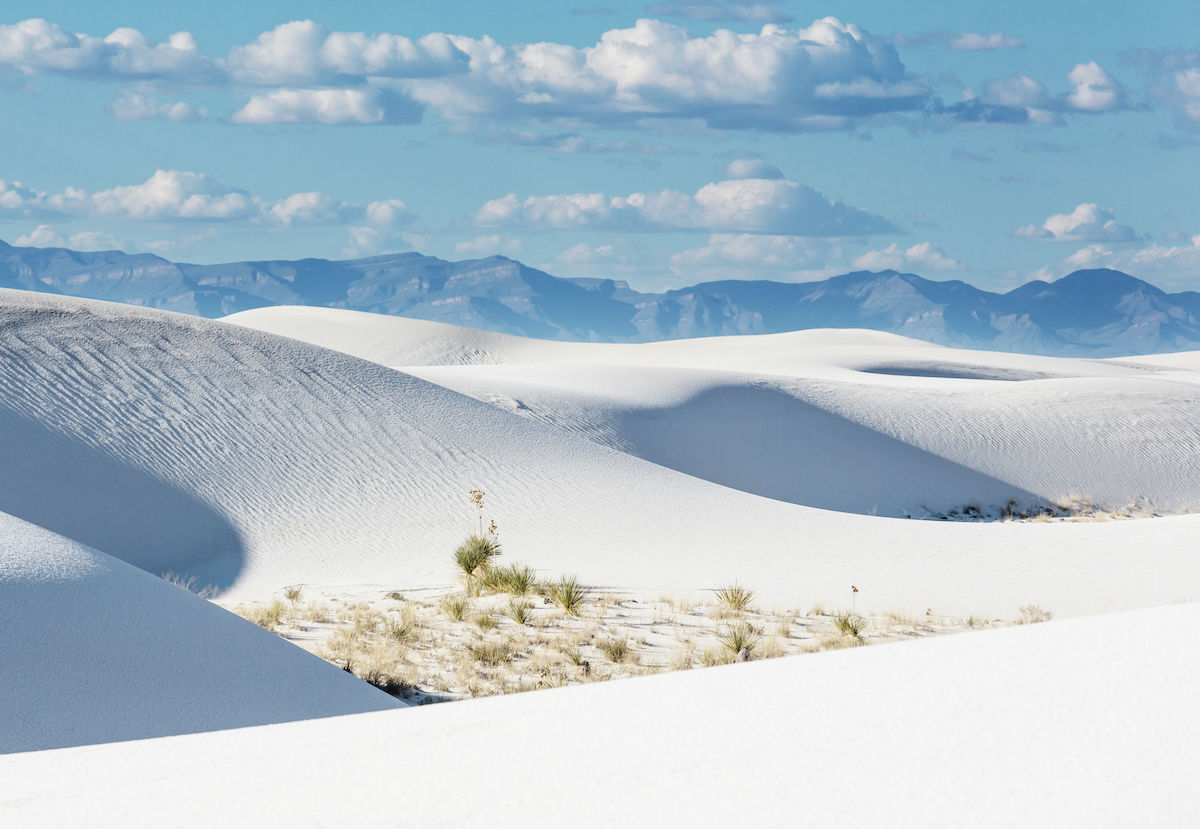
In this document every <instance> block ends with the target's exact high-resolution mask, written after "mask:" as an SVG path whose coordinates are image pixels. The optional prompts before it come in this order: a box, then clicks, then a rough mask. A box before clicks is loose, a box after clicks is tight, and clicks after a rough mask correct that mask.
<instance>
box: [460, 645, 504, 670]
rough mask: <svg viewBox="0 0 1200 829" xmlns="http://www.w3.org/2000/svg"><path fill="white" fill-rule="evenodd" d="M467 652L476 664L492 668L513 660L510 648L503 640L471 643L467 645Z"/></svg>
mask: <svg viewBox="0 0 1200 829" xmlns="http://www.w3.org/2000/svg"><path fill="white" fill-rule="evenodd" d="M467 652H468V653H470V654H471V658H472V659H474V660H475V661H476V662H482V663H484V664H485V665H491V666H493V667H495V666H497V665H503V664H505V663H506V662H511V661H512V658H513V652H512V646H511V645H510V644H509V643H508V642H506V641H504V640H485V641H483V642H473V643H471V644H470V645H467Z"/></svg>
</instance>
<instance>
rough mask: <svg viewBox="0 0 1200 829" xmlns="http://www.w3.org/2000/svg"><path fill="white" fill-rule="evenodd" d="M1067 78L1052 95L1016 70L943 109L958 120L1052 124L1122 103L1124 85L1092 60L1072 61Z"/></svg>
mask: <svg viewBox="0 0 1200 829" xmlns="http://www.w3.org/2000/svg"><path fill="white" fill-rule="evenodd" d="M1067 81H1068V83H1069V84H1070V86H1071V88H1070V90H1069V91H1067V92H1065V93H1063V94H1059V95H1055V94H1053V93H1051V92H1050V91H1049V90H1048V89H1047V88H1046V86H1045V85H1044V84H1043V83H1042V82H1041V81H1039V80H1037V79H1036V78H1032V77H1030V76H1029V75H1026V74H1024V73H1020V72H1018V73H1017V74H1015V75H1011V76H1010V77H1007V78H999V79H996V80H991V81H988V82H987V83H985V84H984V85H983V88H982V89H981V91H980V92H979V93H975V92H974V91H971V90H966V91H965V92H964V97H963V100H962V101H961V102H959V103H957V104H954V105H952V106H948V107H945V108H944V111H946V112H948V113H950V114H952V115H953V116H954V117H956V118H958V119H959V120H962V121H974V122H983V123H993V124H1024V123H1035V124H1054V123H1058V122H1060V121H1061V120H1062V116H1063V114H1064V113H1068V112H1081V113H1101V112H1112V111H1115V110H1120V109H1124V108H1125V107H1126V94H1125V90H1124V87H1122V86H1121V84H1119V83H1118V82H1117V81H1116V80H1115V79H1114V78H1113V77H1112V76H1111V75H1109V74H1108V72H1106V71H1105V70H1104V69H1103V68H1102V67H1101V66H1100V65H1099V64H1097V63H1096V62H1095V61H1091V62H1089V63H1080V64H1076V65H1075V67H1074V68H1073V69H1071V71H1070V72H1068V73H1067ZM935 109H936V108H935Z"/></svg>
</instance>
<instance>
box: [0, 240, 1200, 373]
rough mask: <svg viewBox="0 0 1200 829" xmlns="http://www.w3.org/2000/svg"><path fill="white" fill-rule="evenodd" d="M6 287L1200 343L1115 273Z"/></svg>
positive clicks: (449, 314) (152, 280)
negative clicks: (1012, 282)
mask: <svg viewBox="0 0 1200 829" xmlns="http://www.w3.org/2000/svg"><path fill="white" fill-rule="evenodd" d="M0 287H3V288H19V289H25V290H33V291H44V292H47V293H56V294H67V295H70V296H78V297H88V298H92V299H104V300H111V301H115V302H126V303H130V304H133V305H142V306H148V307H152V308H163V309H167V310H171V311H181V312H184V313H189V314H199V315H202V316H208V317H218V316H223V315H225V314H231V313H234V312H235V311H244V310H247V309H250V308H258V307H262V306H265V305H320V306H328V307H333V308H349V309H352V310H358V311H372V312H375V313H381V314H393V315H397V316H405V317H416V318H419V319H426V320H435V321H438V322H448V323H454V324H456V325H466V326H470V327H472V328H483V329H487V330H491V331H500V332H504V333H508V334H520V335H524V336H529V337H541V338H546V339H557V340H593V341H611V342H641V341H647V340H664V339H676V338H680V337H704V336H716V335H722V334H765V333H775V332H781V331H793V330H797V329H802V328H871V329H875V330H879V331H890V332H893V333H896V334H903V335H905V336H909V337H916V338H918V339H922V340H928V341H930V342H935V343H941V344H943V345H953V346H960V347H967V348H980V349H988V350H1003V351H1021V352H1028V353H1034V354H1057V355H1077V356H1093V357H1100V356H1116V355H1122V354H1148V353H1154V352H1163V351H1182V350H1193V349H1200V293H1196V292H1194V291H1187V292H1183V293H1177V294H1168V293H1165V292H1164V291H1161V290H1159V289H1158V288H1156V287H1154V286H1153V285H1151V284H1149V283H1148V282H1143V281H1142V280H1140V279H1136V278H1134V277H1132V276H1130V275H1128V274H1125V273H1121V272H1120V271H1114V270H1086V271H1076V272H1074V273H1072V274H1070V275H1069V276H1065V277H1063V278H1062V279H1059V280H1058V281H1056V282H1042V281H1036V282H1030V283H1028V284H1025V285H1022V286H1021V287H1019V288H1017V289H1015V290H1012V291H1009V292H1008V293H1004V294H998V293H992V292H990V291H982V290H980V289H978V288H975V287H973V286H971V285H968V284H967V283H965V282H961V281H957V280H953V281H946V282H935V281H932V280H928V279H924V278H922V277H920V276H917V275H916V274H910V273H899V272H897V271H890V270H889V271H880V272H868V271H857V272H855V273H848V274H844V275H842V276H835V277H833V278H831V279H826V280H824V281H822V282H804V283H782V282H767V281H744V280H727V281H723V282H705V283H702V284H699V285H694V286H692V287H690V288H679V289H676V290H671V291H665V292H663V293H642V292H640V291H635V290H633V289H632V288H630V287H629V285H628V283H626V282H624V281H621V280H613V279H562V278H559V277H556V276H551V275H550V274H548V273H545V272H543V271H539V270H537V269H535V268H530V267H527V266H526V265H523V264H521V263H520V262H516V261H514V260H511V259H506V258H504V257H502V256H492V257H489V258H487V259H473V260H468V261H464V262H447V261H445V260H442V259H437V258H434V257H432V256H422V255H420V254H418V253H399V254H391V255H387V256H374V257H370V258H367V259H352V260H346V261H330V260H326V259H301V260H298V261H294V262H287V261H268V262H231V263H229V264H223V265H189V264H185V263H180V262H169V261H167V260H166V259H163V258H161V257H158V256H154V255H152V254H145V253H141V254H126V253H122V252H120V251H99V252H94V253H81V252H78V251H72V250H66V249H63V248H23V247H12V246H10V245H8V244H5V243H4V242H0Z"/></svg>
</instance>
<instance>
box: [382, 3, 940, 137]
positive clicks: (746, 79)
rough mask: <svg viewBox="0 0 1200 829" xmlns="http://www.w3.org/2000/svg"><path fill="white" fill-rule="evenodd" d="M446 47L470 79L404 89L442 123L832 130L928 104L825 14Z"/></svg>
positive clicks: (854, 33) (878, 52) (857, 34)
mask: <svg viewBox="0 0 1200 829" xmlns="http://www.w3.org/2000/svg"><path fill="white" fill-rule="evenodd" d="M452 40H453V42H454V44H455V45H456V46H457V47H458V48H459V49H460V50H462V51H464V52H466V53H467V54H468V55H470V58H471V64H470V72H469V73H467V74H464V75H449V76H446V77H442V78H435V79H428V80H419V81H410V82H406V85H405V86H406V89H408V90H409V91H410V92H411V94H412V95H413V96H414V97H415V98H416V99H417V100H419V101H420V102H422V103H423V104H425V105H426V106H428V107H429V108H431V109H434V110H436V111H437V112H439V113H440V114H441V115H443V116H444V117H447V118H450V119H475V118H481V117H497V116H499V117H509V118H533V119H546V120H549V119H558V118H567V117H569V118H573V119H578V120H580V121H587V122H589V123H602V124H607V125H612V124H618V123H636V122H639V121H644V120H645V119H661V118H675V119H694V120H698V121H700V122H703V123H705V124H707V125H709V126H712V127H717V128H728V129H754V128H762V129H776V130H802V129H835V128H841V127H846V126H849V125H851V124H852V123H853V121H854V119H856V118H861V117H867V116H871V115H876V114H880V113H888V112H898V111H906V110H907V111H912V110H917V109H920V108H921V107H922V106H923V105H924V103H925V101H926V99H927V97H928V93H927V90H926V87H925V85H924V82H923V81H920V80H919V79H914V78H912V77H910V76H909V75H908V74H907V72H906V71H905V69H904V66H903V64H902V63H901V62H900V58H899V56H898V55H897V53H896V50H895V48H894V47H893V46H892V45H891V44H890V43H887V42H886V41H884V40H883V39H881V38H878V37H874V36H872V35H870V34H869V33H867V32H866V31H864V30H862V29H860V28H859V27H857V26H854V25H852V24H846V23H843V22H842V21H840V20H838V19H836V18H832V17H830V18H825V19H823V20H818V21H816V22H815V23H813V24H812V26H810V27H808V28H807V29H798V30H794V31H792V30H787V29H783V28H781V27H779V26H776V25H766V26H764V27H763V28H762V30H761V32H759V33H757V34H735V33H734V32H731V31H728V30H723V29H722V30H718V31H716V32H713V33H712V34H711V35H708V36H706V37H692V36H691V35H690V34H688V32H687V31H686V30H685V29H683V28H681V27H679V26H674V25H672V24H669V23H663V22H661V21H656V20H639V21H638V22H637V23H636V24H635V25H634V26H633V27H632V28H628V29H614V30H611V31H608V32H605V33H604V34H603V35H602V36H601V38H600V41H599V42H598V43H597V44H595V45H594V46H589V47H585V48H582V49H579V48H575V47H573V46H566V45H562V44H555V43H534V44H527V45H522V46H516V47H506V46H503V45H501V44H499V43H497V42H496V41H494V40H492V39H491V38H487V37H484V38H482V39H478V40H476V39H472V38H465V37H457V36H452Z"/></svg>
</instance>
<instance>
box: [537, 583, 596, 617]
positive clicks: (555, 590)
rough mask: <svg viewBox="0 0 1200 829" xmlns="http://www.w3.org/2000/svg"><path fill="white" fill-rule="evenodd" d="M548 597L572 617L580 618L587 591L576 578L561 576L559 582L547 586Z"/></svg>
mask: <svg viewBox="0 0 1200 829" xmlns="http://www.w3.org/2000/svg"><path fill="white" fill-rule="evenodd" d="M546 596H547V598H549V599H550V601H552V602H554V603H555V604H556V605H558V606H559V607H561V608H562V609H563V610H564V611H566V612H567V613H569V614H571V615H572V616H578V615H579V610H580V608H581V607H582V606H583V600H584V598H586V596H587V591H586V590H584V589H583V587H582V585H580V584H579V579H577V578H576V577H575V576H560V577H559V579H558V581H556V582H550V583H549V584H547V585H546Z"/></svg>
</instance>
